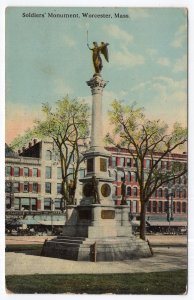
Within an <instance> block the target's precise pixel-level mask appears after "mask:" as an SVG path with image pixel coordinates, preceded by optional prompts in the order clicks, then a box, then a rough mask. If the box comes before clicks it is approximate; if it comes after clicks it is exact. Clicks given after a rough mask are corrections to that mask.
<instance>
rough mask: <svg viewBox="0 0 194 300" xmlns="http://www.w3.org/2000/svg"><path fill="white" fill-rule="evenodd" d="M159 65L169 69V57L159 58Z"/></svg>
mask: <svg viewBox="0 0 194 300" xmlns="http://www.w3.org/2000/svg"><path fill="white" fill-rule="evenodd" d="M157 63H158V64H159V65H161V66H164V67H167V66H169V65H170V60H169V59H168V57H159V58H158V60H157Z"/></svg>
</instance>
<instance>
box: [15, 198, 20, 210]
mask: <svg viewBox="0 0 194 300" xmlns="http://www.w3.org/2000/svg"><path fill="white" fill-rule="evenodd" d="M14 208H15V210H20V198H16V197H15V198H14Z"/></svg>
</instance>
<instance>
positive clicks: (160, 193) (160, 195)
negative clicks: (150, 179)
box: [158, 189, 163, 198]
mask: <svg viewBox="0 0 194 300" xmlns="http://www.w3.org/2000/svg"><path fill="white" fill-rule="evenodd" d="M162 196H163V191H162V189H159V190H158V197H160V198H162Z"/></svg>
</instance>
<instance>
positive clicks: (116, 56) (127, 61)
mask: <svg viewBox="0 0 194 300" xmlns="http://www.w3.org/2000/svg"><path fill="white" fill-rule="evenodd" d="M111 61H112V64H116V65H118V66H120V67H126V68H128V67H134V66H136V65H142V64H144V63H145V59H144V57H143V56H142V55H140V54H133V53H131V52H129V51H128V49H126V48H123V49H122V50H118V51H116V52H113V53H112V55H111Z"/></svg>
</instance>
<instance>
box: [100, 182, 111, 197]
mask: <svg viewBox="0 0 194 300" xmlns="http://www.w3.org/2000/svg"><path fill="white" fill-rule="evenodd" d="M101 193H102V196H104V197H108V196H110V194H111V187H110V185H109V184H108V183H104V184H103V185H102V186H101Z"/></svg>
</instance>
